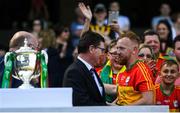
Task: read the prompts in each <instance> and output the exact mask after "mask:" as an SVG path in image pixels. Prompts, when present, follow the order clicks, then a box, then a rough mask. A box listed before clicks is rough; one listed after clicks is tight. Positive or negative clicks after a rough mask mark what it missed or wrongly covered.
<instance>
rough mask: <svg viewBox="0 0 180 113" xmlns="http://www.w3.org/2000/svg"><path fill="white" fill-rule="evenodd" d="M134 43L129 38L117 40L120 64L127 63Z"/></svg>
mask: <svg viewBox="0 0 180 113" xmlns="http://www.w3.org/2000/svg"><path fill="white" fill-rule="evenodd" d="M132 46H133V44H132V43H131V40H130V39H128V38H122V39H119V40H118V42H117V53H118V55H119V58H118V63H119V64H120V65H127V63H128V61H129V59H130V57H131V54H132V52H133V47H132Z"/></svg>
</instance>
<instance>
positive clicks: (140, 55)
mask: <svg viewBox="0 0 180 113" xmlns="http://www.w3.org/2000/svg"><path fill="white" fill-rule="evenodd" d="M145 56H146V58H152V55H151V54H147V55H145V54H139V55H138V57H140V58H142V57H145Z"/></svg>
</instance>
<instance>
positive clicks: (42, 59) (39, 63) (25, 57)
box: [2, 38, 48, 89]
mask: <svg viewBox="0 0 180 113" xmlns="http://www.w3.org/2000/svg"><path fill="white" fill-rule="evenodd" d="M47 61H48V56H47V53H46V52H45V51H44V50H42V51H41V52H39V51H36V50H33V49H32V48H30V47H28V42H27V39H26V38H25V40H24V46H23V47H20V49H18V50H16V51H15V52H8V53H6V55H5V59H4V63H5V72H4V76H3V83H2V88H8V87H9V85H10V82H9V81H10V76H11V73H12V77H14V78H16V79H19V80H22V81H23V84H22V85H21V86H19V88H21V89H29V88H34V87H33V86H32V85H31V84H30V81H31V80H32V79H33V78H38V77H39V76H41V80H40V82H41V87H42V88H45V87H47ZM11 71H12V72H11Z"/></svg>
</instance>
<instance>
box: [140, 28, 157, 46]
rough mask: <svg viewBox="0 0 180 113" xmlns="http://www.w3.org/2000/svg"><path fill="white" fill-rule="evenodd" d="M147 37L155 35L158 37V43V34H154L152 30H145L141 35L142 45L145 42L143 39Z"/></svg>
mask: <svg viewBox="0 0 180 113" xmlns="http://www.w3.org/2000/svg"><path fill="white" fill-rule="evenodd" d="M148 35H150V36H152V35H157V36H158V40H159V42H160V37H159V34H158V33H157V32H155V31H154V30H152V29H148V30H146V31H145V32H144V33H143V35H142V41H143V43H144V41H145V37H146V36H148Z"/></svg>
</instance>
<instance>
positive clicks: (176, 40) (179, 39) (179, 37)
mask: <svg viewBox="0 0 180 113" xmlns="http://www.w3.org/2000/svg"><path fill="white" fill-rule="evenodd" d="M176 42H180V35H178V36H176V37H175V39H174V41H173V48H174V49H175V44H176Z"/></svg>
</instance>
